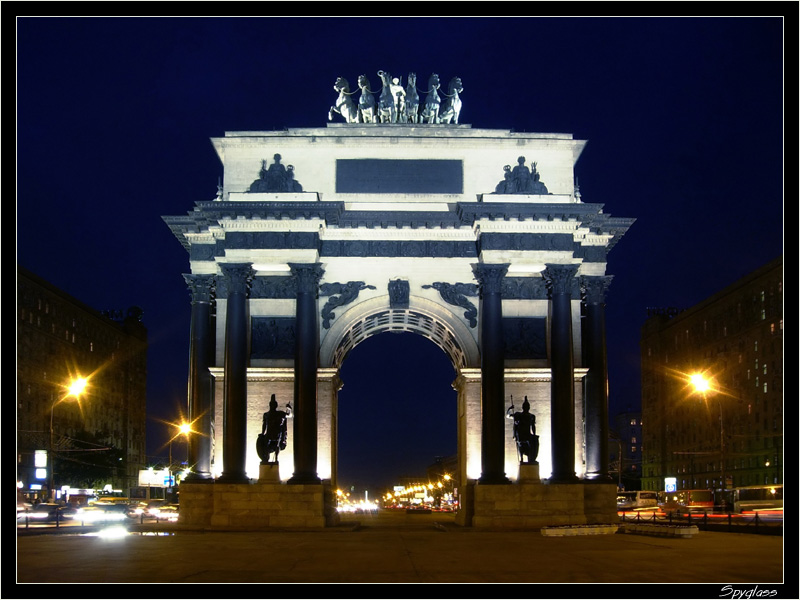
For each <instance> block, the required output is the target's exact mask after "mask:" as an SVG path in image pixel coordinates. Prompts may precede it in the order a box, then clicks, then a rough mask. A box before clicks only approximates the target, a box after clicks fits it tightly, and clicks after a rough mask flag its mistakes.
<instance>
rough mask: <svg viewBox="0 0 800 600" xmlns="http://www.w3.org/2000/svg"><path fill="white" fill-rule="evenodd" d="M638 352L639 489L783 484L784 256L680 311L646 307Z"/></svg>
mask: <svg viewBox="0 0 800 600" xmlns="http://www.w3.org/2000/svg"><path fill="white" fill-rule="evenodd" d="M641 352H642V416H643V421H644V422H643V435H644V454H643V465H642V466H643V478H642V489H646V490H663V489H664V485H665V478H667V477H674V478H675V479H676V483H677V487H678V489H712V490H721V489H725V490H730V489H732V488H734V487H741V486H748V485H765V484H776V483H783V433H784V432H783V408H784V404H783V258H782V257H781V258H778V259H776V260H774V261H772V262H770V263H769V264H767V265H765V266H764V267H762V268H760V269H758V270H757V271H755V272H754V273H752V274H750V275H748V276H746V277H744V278H742V279H741V280H740V281H737V282H736V283H734V284H732V285H731V286H729V287H727V288H725V289H724V290H722V291H720V292H719V293H717V294H715V295H714V296H712V297H710V298H708V299H707V300H705V301H703V302H701V303H700V304H698V305H696V306H694V307H692V308H690V309H688V310H686V311H683V312H678V311H676V310H654V311H651V315H650V318H649V319H648V320H647V321H646V322H645V324H644V326H643V328H642V336H641ZM697 375H702V377H703V378H704V381H706V382H707V383H708V389H707V390H705V391H702V390H698V388H697V387H696V386H695V385H694V384H693V383H692V380H691V377H692V376H697Z"/></svg>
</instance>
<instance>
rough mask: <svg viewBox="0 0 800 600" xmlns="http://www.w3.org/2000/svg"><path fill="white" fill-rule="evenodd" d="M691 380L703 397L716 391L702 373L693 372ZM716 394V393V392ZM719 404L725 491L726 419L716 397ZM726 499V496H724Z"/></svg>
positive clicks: (717, 398)
mask: <svg viewBox="0 0 800 600" xmlns="http://www.w3.org/2000/svg"><path fill="white" fill-rule="evenodd" d="M689 382H690V383H691V384H692V386H694V391H695V392H697V393H699V394H702V395H703V399H704V400H707V399H708V393H709V392H714V389H713V388H712V386H711V381H709V380H708V379H707V378H706V376H705V375H703V374H702V373H693V374H692V375H690V376H689ZM715 395H716V394H715ZM716 400H717V405H718V406H719V454H720V480H721V481H720V489H721V491H722V493H723V494H724V493H725V421H724V420H723V418H722V401H720V399H719V397H718V396H717V397H716ZM723 500H724V498H723Z"/></svg>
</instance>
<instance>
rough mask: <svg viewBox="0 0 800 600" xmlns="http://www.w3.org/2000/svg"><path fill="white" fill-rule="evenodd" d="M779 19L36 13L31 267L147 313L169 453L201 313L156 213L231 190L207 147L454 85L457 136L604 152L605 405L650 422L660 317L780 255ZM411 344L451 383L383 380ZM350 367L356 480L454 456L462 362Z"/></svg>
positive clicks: (26, 201)
mask: <svg viewBox="0 0 800 600" xmlns="http://www.w3.org/2000/svg"><path fill="white" fill-rule="evenodd" d="M783 29H784V21H783V19H782V18H780V17H770V18H763V17H748V18H731V17H722V18H666V17H659V18H524V17H515V18H487V17H473V18H458V19H449V18H422V17H420V18H358V19H356V18H337V19H333V18H160V17H159V18H133V17H126V18H30V17H26V18H19V19H18V21H17V73H16V74H17V261H18V263H19V264H20V265H22V266H23V267H25V268H27V269H29V270H31V271H33V272H34V273H35V274H37V275H39V276H40V277H43V278H44V279H46V280H48V281H50V282H51V283H53V284H54V285H56V286H58V287H59V288H61V289H63V290H65V291H66V292H68V293H69V294H71V295H73V296H75V297H76V298H78V299H79V300H81V301H82V302H84V303H86V304H88V305H90V306H92V307H94V308H97V309H98V310H105V309H125V308H127V307H129V306H132V305H138V306H141V307H142V308H143V309H144V319H143V321H144V324H145V325H146V326H147V328H148V331H149V338H150V344H151V347H150V355H149V359H148V361H149V362H148V410H149V413H150V415H151V416H152V417H153V419H152V427H150V428H149V431H148V447H149V448H148V452H149V453H150V454H156V453H158V452H159V447H160V446H161V445H162V444H163V443H164V442H165V441H166V439H167V432H166V429H165V427H164V426H163V425H160V424H159V423H158V421H157V420H156V419H158V418H165V419H169V420H174V419H176V418H177V416H178V414H179V410H180V409H181V408H183V407H184V406H185V402H186V400H185V395H186V379H187V371H188V334H189V311H190V305H189V293H188V291H187V289H186V286H185V284H184V281H183V278H182V273H186V272H188V270H189V265H188V256H187V254H186V252H185V251H184V250H183V249H182V247H181V246H180V244H179V243H178V241H177V240H176V239H175V238H174V237H173V235H172V233H171V232H170V231H169V229H168V228H167V226H166V225H165V224H164V222H163V221H162V220H161V217H162V216H163V215H183V214H186V213H187V212H188V211H190V210H191V209H192V208H193V206H194V203H195V202H196V201H206V200H211V199H213V198H214V196H215V194H216V189H217V188H216V186H217V182H218V178H219V177H221V175H222V166H221V164H220V162H219V160H218V159H217V156H216V153H215V152H214V150H213V148H212V145H211V143H210V141H209V138H210V137H215V136H222V135H224V133H225V131H237V130H244V131H251V130H269V129H283V128H285V127H324V126H325V125H326V123H327V113H328V108H329V107H330V105H331V104H332V102H333V101H334V99H335V92H334V91H333V89H332V85H333V82H334V81H335V79H336V77H338V76H343V77H345V78H347V79H349V80H350V81H354V80H355V79H356V77H357V76H358V75H359V74H361V73H376V72H377V71H378V70H379V69H385V70H389V71H391V72H393V73H398V74H405V73H407V72H409V71H415V72H417V73H418V74H420V73H431V72H437V73H439V74H440V76H441V77H442V79H443V80H449V79H450V78H451V77H453V76H456V75H458V76H460V77H461V79H462V80H463V82H464V93H463V94H462V100H463V110H462V114H461V117H462V118H461V122H462V123H468V124H471V125H472V126H473V127H476V128H497V129H514V130H517V131H536V132H556V133H572V134H574V136H575V137H576V138H579V139H586V140H589V143H588V144H587V146H586V149H585V151H584V152H583V154H582V156H581V158H580V160H579V161H578V163H577V166H576V174H577V176H578V178H579V181H580V187H581V193H582V197H583V200H584V201H585V202H591V203H601V204H604V205H605V208H604V211H605V212H606V213H610V214H611V215H612V216H615V217H629V218H635V219H636V223H635V224H634V225H633V227H632V228H631V229H630V231H629V232H628V233H627V234H626V235H625V237H624V238H623V239H622V241H621V242H620V243H619V244H618V245H617V246H616V247H615V248H614V249H613V250H612V252H611V254H610V256H609V264H608V271H609V273H610V274H612V275H614V283H613V284H612V286H611V288H610V292H609V294H608V298H607V300H608V306H607V317H608V347H609V379H610V402H611V411H612V413H614V412H616V411H620V410H625V409H627V408H628V407H630V408H633V409H636V408H638V406H639V380H640V373H639V362H640V359H639V347H638V343H639V330H640V327H641V325H642V324H643V322H644V320H645V319H646V311H647V308H648V307H665V306H676V307H688V306H691V305H693V304H696V303H697V302H700V301H701V300H703V299H705V298H707V297H708V296H710V295H712V294H714V293H715V292H717V291H719V290H720V289H722V288H723V287H725V286H727V285H729V284H731V283H733V282H734V281H736V280H737V279H739V278H740V277H742V276H744V275H746V274H748V273H750V272H751V271H753V270H755V269H757V268H758V267H760V266H762V265H764V264H766V263H767V262H769V261H770V260H772V259H774V258H776V257H778V256H780V255H781V254H782V252H783V169H784V162H783V111H784V97H783V86H784V72H783V58H784V57H783V43H784V39H783ZM545 183H546V181H545ZM408 338H410V340H409V339H408ZM403 354H411V355H412V356H411V357H410V358H408V360H418V361H419V362H418V363H415V364H414V365H412V366H411V367H410V368H414V369H417V370H419V372H420V373H421V374H424V376H425V378H426V380H427V378H428V377H430V378H432V379H433V380H435V381H437V382H440V381H444V382H445V383H444V384H442V385H440V383H436V384H435V385H432V386H429V387H428V389H423V388H416V389H415V388H411V387H406V384H410V383H411V382H407V381H392V380H391V379H388V380H387V379H386V378H387V377H390V375H391V368H389V369H388V370H386V371H380V369H381V368H383V367H384V366H388V367H391V365H393V364H395V363H396V362H397V361H399V360H401V359H402V360H406V359H405V358H403V357H402V356H401V355H403ZM422 356H425V357H430V360H427V359H426V360H424V361H423V360H420V357H422ZM437 357H438V358H437ZM373 361H374V362H373ZM379 372H382V373H384V375H383V378H382V377H381V376H380V375H379ZM373 376H375V378H374V379H373V378H372V377H373ZM343 378H344V380H345V388H344V389H343V390H342V400H341V405H342V406H341V411H342V418H341V422H342V432H343V435H342V442H341V444H340V452H341V456H342V461H341V462H340V470H341V472H342V474H343V475H347V476H351V475H352V477H353V478H359V477H364V478H369V477H371V476H372V475H371V474H369V473H367V472H366V471H364V472H363V473H362V472H360V471H359V470H358V469H359V465H360V464H361V461H360V459H359V458H358V457H362V458H363V456H365V453H366V452H369V453H370V455H374V456H380V457H383V456H384V452H385V451H384V449H383V448H384V446H380V444H382V443H385V444H387V445H388V446H386V448H392V449H393V452H395V453H394V454H391V453H390V455H387V456H388V457H387V458H381V459H380V461H379V462H380V463H381V467H380V468H383V467H384V466H386V468H389V467H391V469H393V470H394V472H393V473H392V475H395V476H400V475H402V473H403V472H404V471H416V472H424V468H425V466H426V465H427V464H428V463H430V462H431V461H432V459H433V458H434V456H437V455H442V454H452V453H454V452H455V450H456V448H455V406H454V402H455V400H454V398H455V396H454V392H453V391H452V390H451V389H450V387H449V384H450V382H451V381H452V380H453V378H454V372H453V369H452V366H451V365H450V364H449V363H448V361H447V359H446V357H445V355H444V354H443V353H442V352H441V351H439V350H438V349H437V348H436V347H435V346H434V345H433V344H432V343H430V342H427V341H426V340H424V339H423V338H420V337H417V336H409V335H402V336H393V335H388V334H387V335H381V336H379V337H377V338H374V339H370V340H368V341H367V342H365V343H364V344H363V345H362V346H359V347H357V348H356V349H355V350H354V351H353V352H352V354H351V356H350V358H348V361H347V362H346V363H345V365H344V367H343ZM434 390H435V391H434ZM390 391H391V393H390ZM395 393H396V395H395ZM436 424H439V425H440V427H439V429H437V428H436ZM350 427H353V429H354V430H355V431H357V432H361V433H353V434H352V435H350V434H349V431H351V430H350V429H349V428H350ZM373 431H375V432H376V433H375V434H373V433H372V432H373ZM367 432H370V433H367ZM373 435H374V436H375V437H374V438H373V437H372V436H373ZM373 439H374V443H373V444H372V445H370V446H369V449H364V448H362V447H360V446H359V444H366V443H367V442H368V441H370V440H373ZM162 452H163V451H162ZM397 452H399V454H398V453H397ZM348 457H353V458H348ZM401 457H404V458H408V459H409V461H408V462H407V463H401V462H399V458H401Z"/></svg>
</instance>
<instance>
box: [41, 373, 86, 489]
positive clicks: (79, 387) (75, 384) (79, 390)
mask: <svg viewBox="0 0 800 600" xmlns="http://www.w3.org/2000/svg"><path fill="white" fill-rule="evenodd" d="M88 385H89V380H88V379H86V378H85V377H76V378H75V379H73V380H72V381H70V383H69V385H67V386H65V387H66V390H67V393H66V395H65V396H63V397H61V398H59V399H58V400H56V401H55V402H53V404H52V405H51V406H50V450H49V452H48V455H49V456H48V459H49V462H50V465H49V469H48V471H49V473H48V474H49V480H48V484H47V488H48V494H49V495H50V498H51V500H55V498H56V497H55V490H54V489H53V487H54V485H55V484H54V477H53V470H54V468H55V459H54V456H53V447H54V443H53V414H54V413H55V409H56V404H59V403H61V402H63V401H64V400H67V399H68V398H70V397H71V396H74V397H75V399H76V400H78V401H80V397H81V394H83V392H85V391H86V387H87V386H88Z"/></svg>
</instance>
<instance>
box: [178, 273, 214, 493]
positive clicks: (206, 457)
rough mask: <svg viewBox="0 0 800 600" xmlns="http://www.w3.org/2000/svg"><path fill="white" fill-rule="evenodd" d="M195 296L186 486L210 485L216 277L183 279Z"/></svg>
mask: <svg viewBox="0 0 800 600" xmlns="http://www.w3.org/2000/svg"><path fill="white" fill-rule="evenodd" d="M183 278H184V280H185V281H186V285H188V286H189V290H190V292H191V294H192V320H191V331H190V339H189V389H188V398H189V411H188V415H189V422H190V423H191V424H192V431H191V433H189V435H188V443H189V469H190V472H189V475H188V476H187V477H186V481H187V482H193V483H195V482H206V481H207V482H211V481H213V479H214V478H213V475H212V474H211V454H212V440H213V439H214V378H213V377H212V376H211V372H210V371H209V367H210V366H211V365H212V364H213V356H214V333H213V328H212V324H211V301H212V294H213V289H214V276H213V275H184V276H183Z"/></svg>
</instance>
